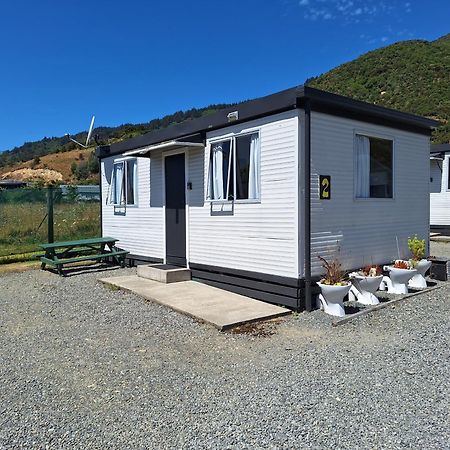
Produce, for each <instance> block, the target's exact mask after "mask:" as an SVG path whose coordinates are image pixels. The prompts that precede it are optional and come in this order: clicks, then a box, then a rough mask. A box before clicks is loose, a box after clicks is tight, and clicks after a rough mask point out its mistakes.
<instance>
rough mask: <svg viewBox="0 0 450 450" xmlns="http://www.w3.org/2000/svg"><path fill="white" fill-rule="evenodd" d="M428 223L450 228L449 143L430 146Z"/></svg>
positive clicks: (439, 228) (432, 226)
mask: <svg viewBox="0 0 450 450" xmlns="http://www.w3.org/2000/svg"><path fill="white" fill-rule="evenodd" d="M434 149H436V153H434ZM430 225H431V228H432V229H436V230H445V231H449V230H450V144H448V145H433V146H432V156H431V159H430Z"/></svg>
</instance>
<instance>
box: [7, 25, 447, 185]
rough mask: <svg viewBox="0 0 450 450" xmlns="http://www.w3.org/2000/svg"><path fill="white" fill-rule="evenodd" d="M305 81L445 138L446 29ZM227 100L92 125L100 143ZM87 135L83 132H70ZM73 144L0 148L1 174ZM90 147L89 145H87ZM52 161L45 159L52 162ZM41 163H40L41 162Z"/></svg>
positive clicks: (85, 166)
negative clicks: (404, 116) (430, 123)
mask: <svg viewBox="0 0 450 450" xmlns="http://www.w3.org/2000/svg"><path fill="white" fill-rule="evenodd" d="M306 84H308V85H310V86H313V87H317V88H319V89H323V90H325V91H330V92H334V93H337V94H341V95H346V96H348V97H352V98H355V99H358V100H363V101H366V102H369V103H374V104H377V105H382V106H386V107H389V108H395V109H399V110H401V111H405V112H410V113H414V114H418V115H422V116H426V117H430V118H433V119H438V120H440V121H441V122H442V123H443V125H442V126H441V127H440V128H439V129H438V130H437V131H436V132H435V133H434V135H433V142H435V143H445V142H450V34H448V35H446V36H443V37H442V38H440V39H437V40H435V41H432V42H428V41H423V40H414V41H403V42H398V43H396V44H392V45H389V46H387V47H384V48H380V49H377V50H374V51H371V52H368V53H366V54H364V55H362V56H360V57H359V58H357V59H355V60H353V61H351V62H348V63H346V64H343V65H341V66H339V67H337V68H335V69H333V70H331V71H329V72H327V73H325V74H323V75H320V76H318V77H316V78H312V79H310V80H307V81H306ZM227 106H230V105H228V104H217V105H210V106H208V107H206V108H200V109H197V108H192V109H189V110H187V111H178V112H176V113H174V114H170V115H167V116H164V117H163V118H159V119H153V120H151V121H149V122H147V123H141V124H136V125H134V124H129V123H128V124H124V125H120V126H118V127H97V128H95V130H94V134H95V135H97V136H99V138H98V139H99V143H101V144H106V143H112V142H117V141H120V140H123V139H127V138H130V137H134V136H138V135H142V134H144V133H148V132H152V131H155V130H159V129H162V128H166V127H169V126H171V125H173V124H177V123H181V122H184V121H186V120H192V119H195V118H197V117H201V116H205V115H207V114H212V113H214V112H216V111H218V110H220V109H222V108H225V107H227ZM73 137H74V138H75V139H76V140H78V141H81V142H83V141H84V140H86V132H82V133H78V134H76V135H74V136H73ZM76 149H77V148H76V144H74V143H73V142H71V141H69V140H68V138H67V137H65V136H64V137H45V138H43V139H42V140H40V141H36V142H27V143H25V144H24V145H21V146H20V147H16V148H14V149H12V150H8V151H4V152H0V173H5V172H7V171H12V170H13V169H16V168H18V167H21V165H22V166H23V163H24V162H27V164H26V165H27V167H31V166H33V165H34V166H39V165H40V161H41V159H42V157H43V156H45V155H51V154H57V153H62V152H74V154H75V150H76ZM91 152H92V149H91ZM85 156H86V159H85V160H78V161H75V160H72V161H70V162H69V163H68V164H69V166H68V170H69V171H70V173H71V176H72V178H75V179H78V180H80V179H89V178H92V177H93V176H94V175H95V173H96V172H98V167H97V166H96V164H95V162H94V161H93V159H92V158H93V156H92V153H91V154H87V155H85ZM51 163H52V160H50V159H49V160H48V161H47V162H46V164H47V165H49V164H50V165H51ZM41 165H42V164H41Z"/></svg>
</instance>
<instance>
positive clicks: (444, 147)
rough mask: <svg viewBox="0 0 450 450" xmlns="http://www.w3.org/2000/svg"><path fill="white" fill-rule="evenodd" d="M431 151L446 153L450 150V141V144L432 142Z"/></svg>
mask: <svg viewBox="0 0 450 450" xmlns="http://www.w3.org/2000/svg"><path fill="white" fill-rule="evenodd" d="M430 152H431V153H445V152H450V143H449V144H432V145H431V146H430Z"/></svg>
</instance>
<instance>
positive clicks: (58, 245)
mask: <svg viewBox="0 0 450 450" xmlns="http://www.w3.org/2000/svg"><path fill="white" fill-rule="evenodd" d="M117 241H118V239H115V238H112V237H101V238H92V239H80V240H77V241H65V242H52V243H50V244H41V245H40V247H41V248H42V249H43V250H45V255H43V256H41V269H45V266H46V265H47V264H48V265H51V266H54V267H56V269H57V270H58V273H59V274H60V275H63V272H62V267H63V265H64V264H69V263H75V262H80V261H101V260H104V259H106V258H112V260H113V261H114V262H116V263H117V264H120V265H121V267H125V257H126V255H127V254H128V253H129V252H128V251H126V250H122V249H120V248H117V247H116V245H115V244H116V242H117Z"/></svg>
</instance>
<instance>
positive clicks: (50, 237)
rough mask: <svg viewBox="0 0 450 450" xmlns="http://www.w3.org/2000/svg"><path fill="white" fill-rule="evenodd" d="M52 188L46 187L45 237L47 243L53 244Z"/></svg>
mask: <svg viewBox="0 0 450 450" xmlns="http://www.w3.org/2000/svg"><path fill="white" fill-rule="evenodd" d="M53 197H54V195H53V186H48V187H47V236H48V243H49V244H51V243H52V242H54V240H55V238H54V231H53Z"/></svg>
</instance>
